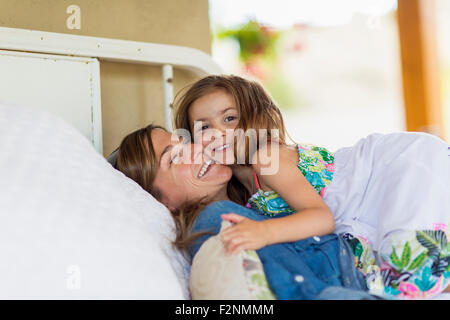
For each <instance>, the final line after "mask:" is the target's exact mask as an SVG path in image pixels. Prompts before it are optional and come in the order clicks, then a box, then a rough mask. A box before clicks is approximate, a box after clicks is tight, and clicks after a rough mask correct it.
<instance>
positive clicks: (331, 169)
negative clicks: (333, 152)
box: [325, 163, 334, 172]
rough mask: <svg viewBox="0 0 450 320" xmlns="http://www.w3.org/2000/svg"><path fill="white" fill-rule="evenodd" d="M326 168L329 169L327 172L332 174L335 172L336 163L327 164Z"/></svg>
mask: <svg viewBox="0 0 450 320" xmlns="http://www.w3.org/2000/svg"><path fill="white" fill-rule="evenodd" d="M325 168H327V170H328V171H330V172H334V163H327V164H326V165H325Z"/></svg>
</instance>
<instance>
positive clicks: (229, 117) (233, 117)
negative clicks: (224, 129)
mask: <svg viewBox="0 0 450 320" xmlns="http://www.w3.org/2000/svg"><path fill="white" fill-rule="evenodd" d="M236 119H237V117H235V116H228V117H226V118H225V122H230V121H233V120H236Z"/></svg>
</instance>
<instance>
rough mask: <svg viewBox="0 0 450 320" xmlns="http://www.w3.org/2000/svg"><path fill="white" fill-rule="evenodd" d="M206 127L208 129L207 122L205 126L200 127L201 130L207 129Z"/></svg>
mask: <svg viewBox="0 0 450 320" xmlns="http://www.w3.org/2000/svg"><path fill="white" fill-rule="evenodd" d="M206 129H208V125H207V124H205V125H204V126H202V127H201V128H200V130H201V131H203V130H206Z"/></svg>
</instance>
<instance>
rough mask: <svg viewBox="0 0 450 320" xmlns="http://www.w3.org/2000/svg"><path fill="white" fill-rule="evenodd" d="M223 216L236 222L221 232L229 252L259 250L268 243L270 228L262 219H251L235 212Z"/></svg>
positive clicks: (224, 218)
mask: <svg viewBox="0 0 450 320" xmlns="http://www.w3.org/2000/svg"><path fill="white" fill-rule="evenodd" d="M221 217H222V219H223V220H226V221H230V222H232V223H235V225H233V226H231V227H228V228H227V229H225V230H224V231H222V233H221V236H222V240H223V243H224V246H225V252H226V253H227V254H235V253H238V252H240V251H241V250H258V249H260V248H263V247H265V246H266V245H268V240H267V238H268V237H267V236H268V228H267V224H265V223H263V222H262V221H255V220H251V219H248V218H245V217H243V216H240V215H238V214H235V213H228V214H222V215H221Z"/></svg>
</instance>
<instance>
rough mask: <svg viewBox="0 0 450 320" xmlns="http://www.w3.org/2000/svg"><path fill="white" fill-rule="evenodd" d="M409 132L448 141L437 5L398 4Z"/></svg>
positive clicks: (410, 0)
mask: <svg viewBox="0 0 450 320" xmlns="http://www.w3.org/2000/svg"><path fill="white" fill-rule="evenodd" d="M397 17H398V29H399V36H400V48H401V60H402V77H403V96H404V106H405V115H406V130H408V131H424V132H429V133H432V134H435V135H437V136H439V137H441V138H445V137H444V135H445V130H444V129H445V128H444V122H443V119H442V106H441V95H440V73H439V71H440V70H439V61H438V47H437V40H436V36H437V35H436V25H435V24H436V1H435V0H398V10H397Z"/></svg>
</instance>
